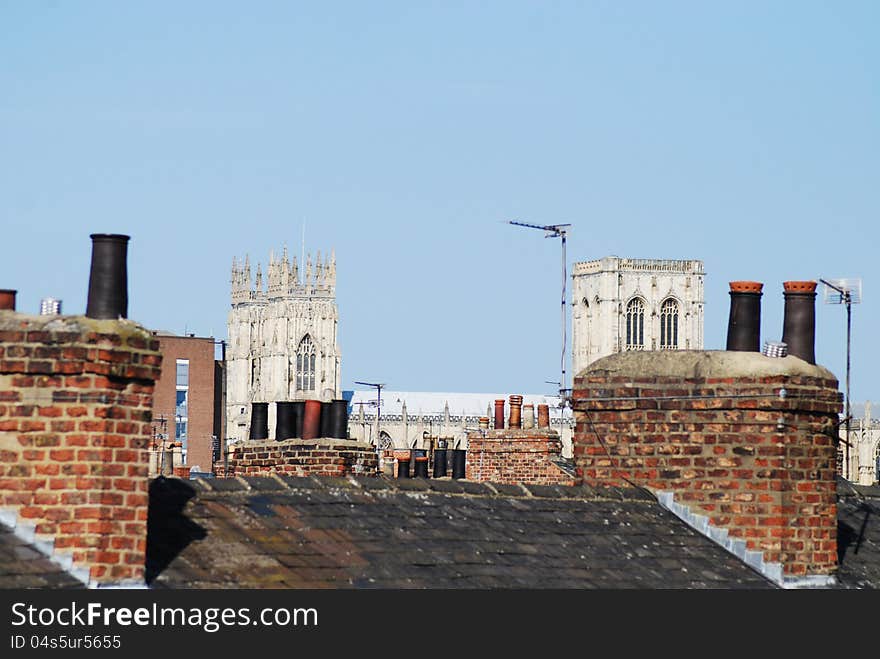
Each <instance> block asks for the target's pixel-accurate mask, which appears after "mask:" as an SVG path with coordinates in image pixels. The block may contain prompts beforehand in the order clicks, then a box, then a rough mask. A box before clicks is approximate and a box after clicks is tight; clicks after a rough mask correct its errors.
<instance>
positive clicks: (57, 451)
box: [0, 311, 161, 586]
mask: <svg viewBox="0 0 880 659" xmlns="http://www.w3.org/2000/svg"><path fill="white" fill-rule="evenodd" d="M160 363H161V357H160V355H159V353H158V341H157V340H155V339H154V338H153V337H151V335H150V333H149V332H148V331H147V330H145V329H144V328H142V327H140V326H139V325H137V324H135V323H133V322H131V321H128V320H96V319H91V318H86V317H82V316H32V315H25V314H19V313H15V312H13V311H0V521H2V522H4V523H6V524H7V525H10V526H13V527H15V531H16V532H17V533H22V534H25V535H28V536H29V537H30V536H32V537H33V538H34V539H35V540H36V542H37V546H40V547H41V548H43V550H44V551H46V552H47V553H48V554H50V555H51V556H52V557H53V558H54V559H56V560H57V561H59V562H60V563H61V564H62V565H64V566H65V567H67V568H68V569H69V570H70V571H71V572H72V573H74V574H75V575H77V576H79V577H80V578H81V579H82V580H83V581H84V582H86V583H88V584H89V585H91V586H107V585H128V586H133V585H143V583H144V560H145V552H146V538H147V503H148V496H147V487H148V481H147V469H148V452H147V445H148V442H149V440H150V437H151V431H152V429H151V423H150V421H151V419H150V408H151V406H152V397H153V385H154V383H155V381H156V379H157V378H158V376H159V367H160Z"/></svg>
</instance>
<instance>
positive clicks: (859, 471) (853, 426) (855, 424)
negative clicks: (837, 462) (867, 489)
mask: <svg viewBox="0 0 880 659" xmlns="http://www.w3.org/2000/svg"><path fill="white" fill-rule="evenodd" d="M840 438H841V439H843V440H846V425H845V424H843V423H842V424H840ZM849 441H850V443H851V446H850V449H849V472H848V476H849V480H850V481H852V482H854V483H858V484H859V485H874V484H875V483H877V482H878V481H880V473H878V470H877V459H878V457H880V421H878V420H877V419H872V418H871V404H870V403H868V404H867V405H866V407H865V415H864V417H862V418H858V419H853V420H852V422H851V423H850V435H849ZM841 448H842V451H841V453H843V455H844V457H845V456H846V453H847V452H846V446H845V445H843V446H842V447H841ZM840 471H841V472H842V473H843V474H844V475H847V472H846V470H843V469H841V470H840Z"/></svg>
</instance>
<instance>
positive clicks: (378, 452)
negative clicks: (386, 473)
mask: <svg viewBox="0 0 880 659" xmlns="http://www.w3.org/2000/svg"><path fill="white" fill-rule="evenodd" d="M355 384H361V385H363V386H365V387H376V456H377V457H378V459H379V471H380V472H381V471H382V467H383V464H384V460H383V459H382V434H381V433H380V432H379V427H380V426H379V424H380V423H381V419H382V387H384V386H385V383H384V382H355ZM361 409H363V407H361Z"/></svg>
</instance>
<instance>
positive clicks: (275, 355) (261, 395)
mask: <svg viewBox="0 0 880 659" xmlns="http://www.w3.org/2000/svg"><path fill="white" fill-rule="evenodd" d="M338 323H339V311H338V309H337V307H336V256H335V255H334V254H332V253H331V255H330V256H329V258H327V259H326V260H322V259H321V253H320V252H318V254H317V258H316V259H315V260H314V262H313V261H312V257H311V255H308V256H307V257H306V259H305V263H301V264H297V261H296V257H293V259H292V260H291V259H290V258H289V257H288V254H287V248H286V247H285V248H284V251H283V253H282V255H281V258H280V259H276V258H275V256H274V255H273V254H270V256H269V265H268V267H267V268H266V282H265V286H264V282H263V272H262V269H261V266H260V265H259V264H257V269H256V276H255V277H254V278H252V277H251V265H250V259H249V258H248V257H245V260H244V263H241V262H239V261H238V260H237V259H233V262H232V309H231V310H230V312H229V321H228V332H229V345H228V349H227V353H226V363H227V371H226V431H227V434H226V437H227V438H228V440H229V441H235V440H239V439H245V438H247V436H248V431H249V428H250V413H251V403H254V402H259V403H275V402H278V401H294V400H306V399H320V400H323V401H329V400H332V399H338V398H341V397H342V391H341V383H342V377H341V374H340V360H341V354H340V351H339V346H338V345H337V343H336V332H337V325H338ZM274 432H275V405H273V404H270V405H269V436H270V437H274Z"/></svg>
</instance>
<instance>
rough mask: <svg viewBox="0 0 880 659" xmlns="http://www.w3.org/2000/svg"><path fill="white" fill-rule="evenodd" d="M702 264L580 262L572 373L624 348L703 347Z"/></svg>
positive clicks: (575, 293) (575, 283) (612, 259)
mask: <svg viewBox="0 0 880 659" xmlns="http://www.w3.org/2000/svg"><path fill="white" fill-rule="evenodd" d="M705 274H706V273H705V271H704V270H703V262H702V261H697V260H667V259H624V258H618V257H616V256H608V257H605V258H603V259H599V260H597V261H584V262H581V263H575V265H574V272H573V273H572V280H573V288H572V301H571V304H572V314H571V315H572V335H573V336H572V371H573V373H574V375H577V374H578V373H580V372H581V371H582V370H583V369H584V368H586V367H587V366H589V365H590V364H591V363H593V362H594V361H596V360H597V359H599V358H600V357H605V356H607V355H610V354H613V353H615V352H621V351H624V350H702V349H703V278H704V277H705Z"/></svg>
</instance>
